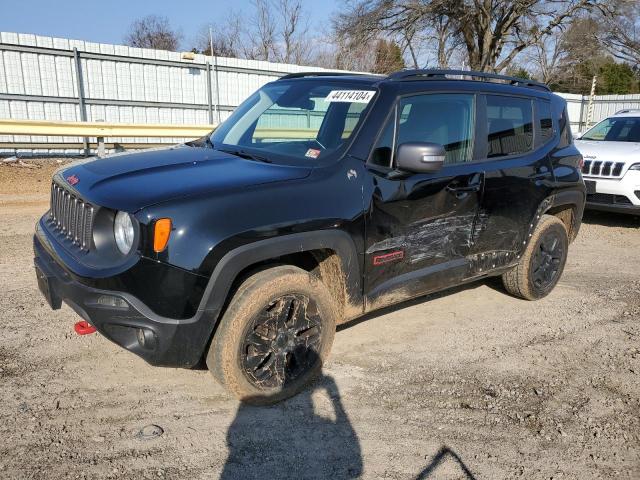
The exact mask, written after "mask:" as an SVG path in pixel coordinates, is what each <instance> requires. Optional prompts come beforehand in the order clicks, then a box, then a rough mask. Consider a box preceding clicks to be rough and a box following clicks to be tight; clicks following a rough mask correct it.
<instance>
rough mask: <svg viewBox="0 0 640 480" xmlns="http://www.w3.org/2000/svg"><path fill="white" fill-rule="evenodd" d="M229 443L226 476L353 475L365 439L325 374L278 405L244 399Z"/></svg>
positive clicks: (359, 469) (358, 466) (228, 478)
mask: <svg viewBox="0 0 640 480" xmlns="http://www.w3.org/2000/svg"><path fill="white" fill-rule="evenodd" d="M316 392H318V393H319V394H317V393H316ZM314 399H315V400H316V402H315V403H317V404H318V405H319V408H318V409H316V408H315V406H314ZM227 446H228V449H229V455H228V457H227V461H226V463H225V465H224V468H223V470H222V474H221V476H220V478H221V479H223V480H231V479H234V480H236V479H254V478H255V479H266V478H332V479H351V478H359V477H360V476H361V475H362V473H363V471H362V452H361V449H360V441H359V440H358V436H357V435H356V432H355V430H354V428H353V426H352V425H351V422H350V421H349V417H348V416H347V414H346V412H345V410H344V407H343V405H342V401H341V398H340V392H339V391H338V387H337V385H336V383H335V381H334V380H333V378H332V377H331V376H329V375H324V374H323V375H321V376H320V377H319V379H318V380H317V381H316V382H315V383H314V384H313V385H311V386H309V387H307V388H306V389H305V390H303V391H302V392H301V393H299V394H298V395H296V396H295V397H293V398H291V399H289V400H287V401H285V402H282V403H279V404H277V405H274V406H270V407H256V406H251V405H247V404H244V403H241V404H240V406H239V407H238V411H237V413H236V417H235V419H234V420H233V423H232V424H231V426H230V427H229V430H228V431H227Z"/></svg>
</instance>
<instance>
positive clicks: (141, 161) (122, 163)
mask: <svg viewBox="0 0 640 480" xmlns="http://www.w3.org/2000/svg"><path fill="white" fill-rule="evenodd" d="M581 167H582V157H581V155H580V154H579V152H578V151H577V150H576V148H575V146H574V145H573V141H572V138H571V133H570V130H569V121H568V119H567V113H566V105H565V101H564V100H563V99H561V98H560V97H558V96H556V95H553V94H552V93H551V92H550V91H549V90H548V88H547V87H546V86H544V85H541V84H539V83H536V82H532V81H529V80H523V79H517V78H512V77H503V76H499V75H490V74H484V73H478V72H459V71H430V70H409V71H402V72H398V73H395V74H393V75H390V76H388V77H380V76H367V75H362V76H360V75H340V74H326V73H306V74H293V75H288V76H285V77H283V78H281V79H279V80H277V81H275V82H272V83H270V84H267V85H265V86H264V87H263V88H261V89H260V90H258V91H257V92H256V93H255V94H253V95H252V96H251V97H250V98H248V99H247V100H246V101H245V102H244V103H243V104H242V105H241V106H239V107H238V108H237V109H236V111H235V112H234V113H233V114H232V115H231V116H230V117H229V118H228V119H227V120H226V121H225V122H224V123H222V124H221V125H220V126H219V127H218V128H217V129H216V130H215V131H214V132H213V133H212V134H211V135H209V136H206V137H204V138H202V139H200V140H197V141H195V142H191V143H189V144H186V145H182V146H177V147H173V148H168V149H165V150H159V151H147V152H142V153H136V154H128V155H117V156H112V157H109V158H106V159H99V160H94V161H84V162H80V163H78V164H72V165H71V166H66V167H63V168H62V169H61V170H59V171H58V172H57V173H56V174H55V176H54V178H53V183H52V190H51V209H50V211H49V212H47V213H46V214H45V215H44V216H43V217H42V219H41V220H40V221H39V222H38V224H37V226H36V233H35V237H34V250H35V265H36V273H37V276H38V282H39V285H40V288H41V290H42V292H43V293H44V295H45V296H46V297H47V300H48V301H49V303H50V305H51V307H52V308H54V309H55V308H60V306H61V303H62V301H64V302H65V303H67V304H68V305H69V306H70V307H71V308H73V309H74V310H75V311H76V312H77V313H78V314H79V315H80V316H81V317H82V318H83V319H85V320H86V321H87V322H88V323H89V324H90V325H92V326H93V327H95V328H96V329H97V330H98V331H99V332H100V333H102V334H103V335H104V336H106V337H107V338H109V339H110V340H112V341H114V342H115V343H117V344H118V345H120V346H122V347H124V348H126V349H128V350H130V351H131V352H133V353H135V354H137V355H139V356H141V357H142V358H144V359H145V360H146V361H147V362H149V363H151V364H153V365H162V366H172V367H193V366H195V365H198V364H199V363H200V362H201V361H202V360H203V359H204V360H206V364H207V366H208V368H209V369H210V370H211V372H212V374H213V375H214V377H215V378H216V379H218V380H219V381H220V382H221V383H222V384H224V385H225V386H226V387H227V388H228V389H229V390H230V391H231V392H233V393H234V394H235V395H236V396H237V397H238V398H240V399H242V400H244V401H247V402H252V403H272V402H276V401H279V400H281V399H284V398H287V397H289V396H291V395H293V394H295V393H296V392H297V391H299V390H300V389H301V388H303V387H304V386H305V385H306V384H307V383H308V382H309V381H311V379H312V378H313V377H314V375H315V374H317V373H318V372H319V370H320V368H321V366H322V362H323V361H324V360H325V359H326V358H327V356H328V354H329V350H330V347H331V344H332V341H333V337H334V332H335V328H336V324H339V323H342V322H346V321H348V320H351V319H354V318H356V317H358V316H361V315H363V314H365V313H367V312H370V311H372V310H375V309H378V308H381V307H384V306H387V305H390V304H393V303H397V302H401V301H403V300H407V299H410V298H414V297H418V296H422V295H425V294H428V293H430V292H434V291H437V290H443V289H446V288H449V287H452V286H456V285H460V284H463V283H466V282H472V281H475V280H478V279H482V278H485V277H489V276H502V278H503V280H504V285H505V288H506V290H507V291H508V292H509V293H511V294H513V295H516V296H518V297H522V298H525V299H529V300H535V299H539V298H541V297H544V296H545V295H547V294H548V293H549V292H550V291H551V290H552V289H553V287H554V286H555V285H556V283H557V282H558V280H559V278H560V276H561V274H562V271H563V268H564V265H565V261H566V258H567V252H568V247H569V242H570V241H571V240H572V239H573V238H574V237H575V236H576V234H577V233H578V229H579V227H580V223H581V218H582V213H583V208H584V204H585V186H584V183H583V180H582V176H581Z"/></svg>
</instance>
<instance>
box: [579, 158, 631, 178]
mask: <svg viewBox="0 0 640 480" xmlns="http://www.w3.org/2000/svg"><path fill="white" fill-rule="evenodd" d="M623 168H624V162H602V161H591V160H585V162H584V165H583V166H582V173H583V174H584V175H590V176H593V177H619V176H620V175H621V174H622V169H623Z"/></svg>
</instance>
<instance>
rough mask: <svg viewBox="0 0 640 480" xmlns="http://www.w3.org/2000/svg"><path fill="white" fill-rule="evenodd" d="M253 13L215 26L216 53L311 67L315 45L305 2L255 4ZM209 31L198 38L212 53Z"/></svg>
mask: <svg viewBox="0 0 640 480" xmlns="http://www.w3.org/2000/svg"><path fill="white" fill-rule="evenodd" d="M252 6H253V10H252V11H251V13H249V14H248V15H247V14H244V15H243V14H240V13H237V12H234V11H230V12H229V13H228V14H227V16H226V17H225V18H224V19H222V20H220V21H218V22H216V23H215V24H214V25H213V26H212V42H211V43H213V53H214V54H216V55H222V56H233V57H240V58H247V59H250V60H265V61H277V62H285V63H297V64H303V63H310V62H311V60H312V58H313V55H312V49H313V45H314V42H313V40H312V38H311V36H310V34H309V27H308V23H307V15H306V14H305V12H304V8H303V3H302V0H253V2H252ZM209 43H210V42H209V27H208V26H205V27H203V28H202V30H201V33H200V35H199V36H198V37H197V38H196V44H197V48H196V49H197V50H199V51H203V52H206V53H208V52H209V51H210V50H211V48H210V46H209Z"/></svg>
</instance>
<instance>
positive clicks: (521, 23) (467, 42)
mask: <svg viewBox="0 0 640 480" xmlns="http://www.w3.org/2000/svg"><path fill="white" fill-rule="evenodd" d="M610 1H611V0H374V1H370V0H355V1H354V2H353V3H351V5H350V8H349V9H348V10H347V11H346V13H343V14H341V15H340V16H339V18H338V20H337V22H336V25H337V28H338V30H339V31H341V32H343V33H345V32H351V33H350V34H351V35H353V36H355V37H360V38H373V37H375V36H377V35H379V34H380V33H385V34H392V35H395V34H398V33H399V32H404V31H407V30H408V29H409V28H410V27H411V25H412V24H414V23H415V22H416V19H420V20H421V21H424V24H425V25H427V26H429V28H432V29H434V30H435V31H437V30H438V26H439V28H440V33H441V34H442V35H443V40H442V42H439V43H438V55H437V56H438V59H439V63H441V64H442V63H445V60H446V58H447V52H446V51H445V50H444V48H442V47H443V46H444V45H447V43H448V44H449V45H451V44H452V43H451V41H452V39H455V38H457V39H458V40H459V41H460V42H462V45H463V46H464V49H465V50H466V57H467V62H468V65H469V66H470V68H472V69H474V70H481V71H501V70H504V69H505V68H506V67H507V66H509V65H510V63H511V62H512V61H513V60H514V59H515V57H516V56H517V55H518V54H520V52H522V51H523V50H525V49H527V48H528V47H531V46H532V45H535V44H536V43H538V42H540V41H541V39H543V38H544V37H546V36H548V35H551V34H552V33H553V32H554V31H556V30H557V29H559V28H560V27H561V26H562V25H565V24H566V23H568V22H569V21H570V20H571V19H572V18H573V17H574V16H575V15H577V14H578V13H579V12H582V11H586V10H590V9H592V8H594V7H600V6H602V5H604V4H606V3H609V2H610ZM434 20H436V22H434ZM444 27H446V28H444Z"/></svg>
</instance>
